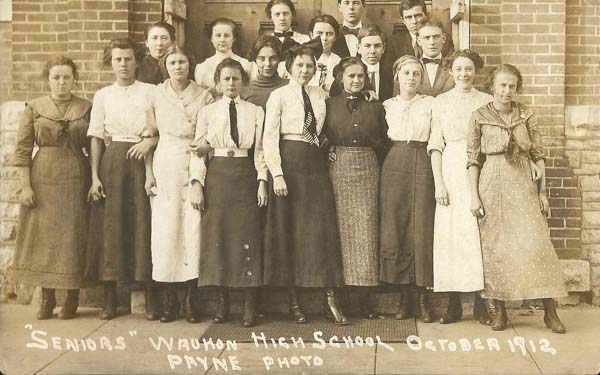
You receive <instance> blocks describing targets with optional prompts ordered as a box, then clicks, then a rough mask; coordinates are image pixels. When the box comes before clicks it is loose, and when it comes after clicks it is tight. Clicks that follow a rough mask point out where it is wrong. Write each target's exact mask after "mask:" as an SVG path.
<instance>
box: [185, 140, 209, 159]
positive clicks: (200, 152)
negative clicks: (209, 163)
mask: <svg viewBox="0 0 600 375" xmlns="http://www.w3.org/2000/svg"><path fill="white" fill-rule="evenodd" d="M189 150H190V151H191V152H192V153H194V154H196V156H198V157H199V158H201V157H203V156H204V155H208V153H209V152H211V151H212V147H210V145H209V144H208V143H204V144H201V145H195V144H191V145H190V147H189Z"/></svg>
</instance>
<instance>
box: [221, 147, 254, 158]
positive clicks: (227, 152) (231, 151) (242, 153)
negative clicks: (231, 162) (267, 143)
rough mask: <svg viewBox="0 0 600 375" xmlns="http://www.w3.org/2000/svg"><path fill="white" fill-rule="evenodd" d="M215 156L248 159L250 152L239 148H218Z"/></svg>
mask: <svg viewBox="0 0 600 375" xmlns="http://www.w3.org/2000/svg"><path fill="white" fill-rule="evenodd" d="M214 156H224V157H227V158H246V157H248V150H240V149H237V148H216V149H215V151H214Z"/></svg>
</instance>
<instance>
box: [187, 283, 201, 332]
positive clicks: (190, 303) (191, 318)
mask: <svg viewBox="0 0 600 375" xmlns="http://www.w3.org/2000/svg"><path fill="white" fill-rule="evenodd" d="M195 292H196V282H195V281H193V282H191V283H188V284H187V287H186V288H185V297H184V298H183V313H184V314H185V320H186V321H187V322H188V323H192V324H193V323H198V322H200V318H199V317H198V312H197V311H196V307H195V306H194V300H195V298H194V296H195Z"/></svg>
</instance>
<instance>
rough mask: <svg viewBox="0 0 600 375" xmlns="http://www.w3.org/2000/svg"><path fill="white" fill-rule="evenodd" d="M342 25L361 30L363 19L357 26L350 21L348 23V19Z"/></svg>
mask: <svg viewBox="0 0 600 375" xmlns="http://www.w3.org/2000/svg"><path fill="white" fill-rule="evenodd" d="M342 25H343V26H346V27H347V28H349V29H353V30H354V29H358V30H360V29H362V27H363V24H362V21H360V22H358V25H356V26H352V25H350V24H349V23H347V22H346V21H344V22H343V24H342Z"/></svg>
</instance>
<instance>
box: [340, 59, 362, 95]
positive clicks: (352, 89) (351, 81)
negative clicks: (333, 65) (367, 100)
mask: <svg viewBox="0 0 600 375" xmlns="http://www.w3.org/2000/svg"><path fill="white" fill-rule="evenodd" d="M342 78H343V82H344V90H346V92H349V93H352V94H355V93H359V92H361V91H362V89H363V88H364V87H365V69H364V68H363V66H362V65H358V64H355V65H350V66H349V67H347V68H346V70H344V74H343V75H342Z"/></svg>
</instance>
